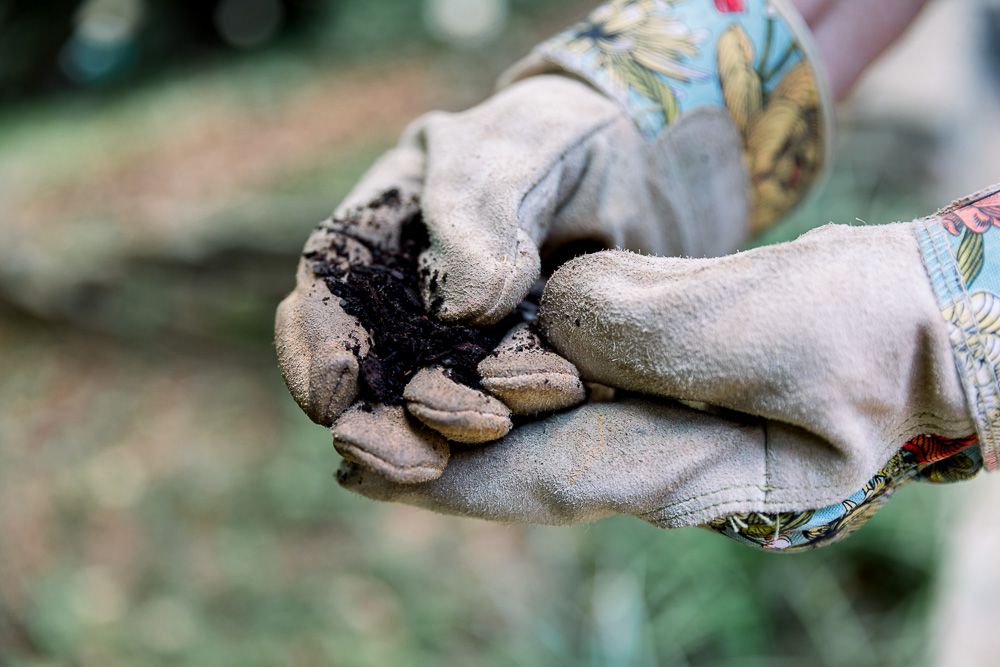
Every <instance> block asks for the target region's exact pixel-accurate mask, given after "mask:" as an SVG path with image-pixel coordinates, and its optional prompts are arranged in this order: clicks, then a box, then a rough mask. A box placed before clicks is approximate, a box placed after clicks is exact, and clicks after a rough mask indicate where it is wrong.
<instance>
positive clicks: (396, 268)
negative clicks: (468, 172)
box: [305, 191, 523, 405]
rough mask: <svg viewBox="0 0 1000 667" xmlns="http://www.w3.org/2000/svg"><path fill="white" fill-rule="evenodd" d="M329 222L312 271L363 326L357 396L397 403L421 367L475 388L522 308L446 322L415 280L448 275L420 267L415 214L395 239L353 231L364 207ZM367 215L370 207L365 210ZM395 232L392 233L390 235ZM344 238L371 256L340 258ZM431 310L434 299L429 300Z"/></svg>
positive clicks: (384, 201)
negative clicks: (488, 320) (487, 321)
mask: <svg viewBox="0 0 1000 667" xmlns="http://www.w3.org/2000/svg"><path fill="white" fill-rule="evenodd" d="M402 205H403V202H402V199H401V197H400V195H399V193H398V192H397V191H389V192H388V193H386V194H385V195H384V196H383V197H381V198H379V199H377V200H375V201H373V202H372V203H371V204H369V209H378V208H395V209H398V208H399V207H400V206H402ZM362 212H363V211H359V212H357V213H356V214H351V215H349V216H347V218H346V219H343V220H333V221H332V222H331V223H329V231H330V245H329V247H328V248H327V250H326V251H314V252H310V253H307V254H306V255H305V258H306V259H307V260H309V261H310V262H311V263H312V270H313V272H314V273H315V274H316V276H317V277H320V278H323V279H324V281H325V282H326V285H327V287H328V288H329V290H330V292H331V293H332V294H334V295H335V296H336V297H338V298H339V299H340V301H341V306H342V307H343V309H344V311H345V312H347V313H348V314H349V315H352V316H354V317H356V318H357V319H358V321H359V322H360V323H361V326H362V327H363V328H364V329H365V331H366V332H368V336H369V339H370V347H369V351H368V353H367V354H366V355H364V357H361V356H360V352H359V350H358V349H355V353H356V354H359V363H360V380H361V382H360V398H361V400H362V401H365V402H368V403H371V404H384V405H401V404H403V403H404V399H403V391H404V389H405V388H406V385H407V383H408V382H409V381H410V379H411V378H412V377H413V376H414V375H415V374H416V373H417V372H418V371H419V370H420V369H422V368H428V367H432V366H440V367H441V368H443V369H445V372H446V373H447V375H448V377H450V378H451V379H453V380H455V381H456V382H459V383H461V384H464V385H468V386H470V387H475V388H479V387H480V381H479V374H478V372H477V370H476V367H477V366H478V365H479V362H480V361H482V360H483V359H485V358H486V356H487V355H488V354H490V352H491V351H492V350H493V349H494V348H495V347H496V346H497V344H498V343H499V342H500V341H501V340H502V339H503V337H504V335H505V334H506V332H507V331H508V330H509V329H510V328H511V327H512V326H513V325H514V324H515V323H517V322H519V321H522V320H523V316H522V315H521V313H520V311H519V312H518V313H515V314H514V315H513V316H512V317H510V318H508V319H506V320H504V321H502V322H500V323H498V324H496V325H494V326H491V327H488V328H478V327H472V326H466V325H462V324H448V323H445V322H442V321H441V320H440V319H438V318H437V317H435V316H434V315H433V314H432V312H428V309H427V308H425V307H424V303H423V301H422V299H421V297H420V285H421V282H422V281H427V282H428V283H429V285H430V286H431V289H432V291H433V288H434V286H435V285H436V284H437V283H439V282H441V283H444V282H445V281H447V275H444V276H439V275H437V274H436V273H434V274H429V273H427V272H426V271H421V270H420V268H419V264H418V258H419V257H420V254H421V253H422V252H423V251H424V250H425V249H426V248H427V246H428V237H427V229H426V227H425V226H424V223H423V219H422V216H421V214H420V213H419V212H418V213H416V214H414V215H412V216H410V217H409V218H407V219H406V220H404V221H403V222H402V226H401V229H400V234H399V242H398V244H395V243H388V242H387V243H378V242H374V241H373V240H372V238H371V236H372V235H371V234H370V233H358V232H359V231H361V230H360V229H359V226H360V221H361V213H362ZM369 213H370V211H369ZM388 236H392V235H388ZM349 243H360V244H362V245H363V246H364V247H365V248H367V250H368V252H369V253H370V254H371V261H370V262H353V263H348V262H345V261H343V258H344V257H348V256H350V255H351V254H352V253H349V252H347V250H348V244H349ZM430 310H431V311H433V310H435V304H433V303H432V304H431V308H430Z"/></svg>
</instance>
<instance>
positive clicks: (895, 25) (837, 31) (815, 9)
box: [793, 0, 927, 100]
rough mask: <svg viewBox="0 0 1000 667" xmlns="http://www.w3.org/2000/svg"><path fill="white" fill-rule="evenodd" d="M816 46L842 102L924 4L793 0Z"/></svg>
mask: <svg viewBox="0 0 1000 667" xmlns="http://www.w3.org/2000/svg"><path fill="white" fill-rule="evenodd" d="M793 4H794V5H795V6H796V8H797V9H798V10H799V12H800V13H801V14H802V16H803V17H805V19H806V22H807V23H808V24H809V27H810V28H812V31H813V34H814V35H815V37H816V42H817V44H818V45H819V52H820V56H821V57H822V59H823V62H824V64H825V65H826V70H827V73H828V75H829V77H830V84H831V86H832V87H833V91H834V94H835V95H836V97H837V99H838V100H842V99H844V98H845V97H846V96H847V95H848V94H849V93H850V92H851V89H852V88H853V87H854V84H855V83H856V82H857V80H858V79H859V78H861V75H862V74H863V73H864V71H865V70H866V69H868V67H869V66H870V65H871V64H872V63H874V62H875V60H876V59H877V58H878V57H879V56H880V55H881V54H882V52H883V51H885V50H886V49H887V48H889V47H890V46H891V45H892V44H893V43H894V42H896V40H897V39H899V37H900V36H901V35H902V34H903V33H904V32H906V29H907V28H908V27H909V26H910V24H911V23H913V20H914V19H915V18H916V17H917V15H918V14H919V13H920V11H921V10H922V9H923V8H924V5H926V4H927V0H878V1H877V2H873V1H872V0H793Z"/></svg>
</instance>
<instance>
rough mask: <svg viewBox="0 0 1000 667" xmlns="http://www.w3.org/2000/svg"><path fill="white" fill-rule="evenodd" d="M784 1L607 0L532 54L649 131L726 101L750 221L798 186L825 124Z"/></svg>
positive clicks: (791, 199) (812, 73)
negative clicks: (742, 159) (745, 176)
mask: <svg viewBox="0 0 1000 667" xmlns="http://www.w3.org/2000/svg"><path fill="white" fill-rule="evenodd" d="M783 6H784V2H783V1H782V0H725V1H722V0H716V2H710V1H709V0H612V1H611V2H609V3H607V4H605V5H603V6H601V7H599V8H598V9H596V10H594V12H593V13H592V14H591V15H590V16H589V17H588V18H587V19H586V20H584V21H582V22H581V23H579V24H578V25H576V26H574V27H573V28H571V29H569V30H567V31H565V32H563V33H561V34H560V35H558V36H557V37H555V38H554V39H552V40H550V41H548V42H546V43H544V44H542V45H541V46H540V47H538V49H537V50H536V53H535V57H536V58H537V59H540V60H541V61H543V62H546V63H549V64H550V65H553V66H554V67H556V68H558V69H561V70H564V71H568V72H572V73H573V74H575V75H577V76H580V77H581V78H583V79H585V80H587V81H590V82H591V83H592V84H593V85H594V86H595V87H596V88H598V89H599V90H601V91H603V92H604V93H605V94H606V95H608V96H609V97H610V98H612V99H614V100H616V101H617V102H618V103H619V104H620V105H621V106H622V107H623V108H624V109H625V110H626V112H627V113H628V114H629V116H630V117H631V118H632V119H633V120H634V121H635V123H636V125H637V127H638V128H639V130H640V131H641V132H642V133H643V134H644V135H645V136H646V137H648V138H650V139H653V138H655V137H656V136H658V135H659V134H660V133H661V132H662V131H663V129H664V128H666V127H667V126H669V125H670V124H672V123H673V122H674V121H675V120H676V119H677V118H679V117H680V116H681V115H683V114H684V113H686V112H688V111H693V110H696V109H703V108H718V109H724V110H726V111H728V112H729V115H730V117H731V118H732V120H733V123H734V125H735V126H736V129H737V130H738V131H739V133H740V136H741V138H742V141H743V145H744V149H745V153H746V164H747V167H748V171H749V176H750V180H751V183H752V193H753V202H752V203H753V207H752V219H751V226H752V228H753V229H755V230H757V229H761V228H763V227H766V226H767V225H769V224H771V223H773V222H774V221H776V220H778V219H779V218H780V217H781V216H783V215H784V214H785V213H787V212H788V211H789V210H791V208H793V207H794V206H795V204H797V203H798V202H799V201H800V200H801V199H802V198H803V196H804V195H805V194H806V193H807V192H808V191H809V189H810V188H811V186H812V185H813V184H814V183H815V182H816V180H817V178H818V176H819V173H820V172H821V170H822V168H823V166H824V164H825V162H826V160H827V156H828V154H829V149H828V144H829V141H830V139H831V136H830V135H831V134H832V130H831V127H832V121H831V116H830V113H829V111H828V109H827V106H828V105H827V104H826V103H825V99H826V97H827V96H826V95H825V88H824V86H823V82H822V81H821V80H820V79H821V77H820V75H819V73H818V72H817V70H816V68H815V67H814V65H813V63H812V61H811V59H810V58H808V57H807V56H808V52H809V51H810V48H809V47H808V46H807V45H806V44H805V40H806V39H807V30H806V29H805V28H804V27H803V26H802V25H800V23H801V20H800V19H799V17H798V16H797V15H796V14H794V12H793V11H786V10H782V9H781V8H782V7H783ZM739 195H740V196H743V193H739Z"/></svg>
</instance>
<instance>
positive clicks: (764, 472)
mask: <svg viewBox="0 0 1000 667" xmlns="http://www.w3.org/2000/svg"><path fill="white" fill-rule="evenodd" d="M942 223H943V224H942ZM997 226H1000V193H998V192H997V188H993V189H991V190H990V191H987V192H986V193H984V194H981V195H978V196H975V197H973V198H970V199H968V200H964V201H962V202H958V203H957V204H956V205H954V206H952V207H950V208H949V209H947V210H945V211H943V212H941V213H939V214H938V215H937V216H934V217H932V218H928V219H924V220H919V221H916V222H913V223H906V224H893V225H884V226H877V227H844V226H835V225H830V226H827V227H824V228H821V229H818V230H816V231H813V232H810V233H808V234H806V235H804V236H803V237H801V238H800V239H798V240H797V241H794V242H792V243H786V244H782V245H777V246H771V247H765V248H760V249H757V250H753V251H750V252H745V253H740V254H737V255H733V256H730V257H725V258H721V259H706V260H695V259H671V258H654V257H645V256H641V255H637V254H633V253H627V252H605V253H598V254H594V255H588V256H585V257H581V258H578V259H575V260H573V261H572V262H570V263H568V264H566V265H565V266H564V267H563V268H562V269H560V270H559V271H557V272H556V273H555V275H553V277H552V278H551V279H550V280H549V282H548V285H547V287H546V291H545V295H544V297H543V301H542V310H541V317H540V319H541V324H542V328H543V331H544V332H545V334H546V336H547V337H548V339H549V340H550V341H551V342H552V344H553V345H554V346H555V348H556V349H557V350H558V351H559V352H560V353H561V354H563V355H565V356H566V357H567V358H569V359H571V360H572V361H573V362H574V363H575V364H576V365H577V366H578V367H579V369H580V370H581V372H582V374H583V376H584V377H585V378H587V379H590V380H595V381H598V382H602V383H606V384H608V385H612V386H616V387H619V388H621V389H624V390H628V391H630V392H635V393H639V394H644V395H647V396H660V397H670V398H673V399H682V400H685V401H688V402H692V403H695V404H698V405H701V406H707V408H708V409H709V410H711V412H699V411H695V410H694V409H692V408H689V407H681V406H677V405H665V404H661V403H655V402H652V401H650V400H645V401H642V400H633V401H627V402H623V403H613V404H593V405H588V406H585V407H583V408H579V409H577V410H575V411H572V412H570V413H566V414H563V415H559V416H556V417H551V418H549V419H546V420H544V421H540V422H537V423H534V424H530V425H527V426H524V427H520V428H519V429H517V430H516V431H515V432H514V433H512V434H511V435H509V436H508V437H507V438H506V439H505V440H504V441H503V442H502V443H500V444H499V445H495V446H493V447H491V448H488V449H485V450H482V451H476V452H467V453H463V454H461V455H459V456H456V457H455V459H454V460H453V461H452V463H451V465H450V466H449V468H448V470H447V471H446V472H445V474H444V476H443V477H442V478H441V479H439V480H437V481H436V482H433V483H430V484H425V485H419V486H414V487H399V486H393V485H391V484H389V483H388V482H385V481H384V480H379V479H377V478H374V477H373V476H371V475H366V474H364V473H363V472H361V471H359V470H357V469H353V468H351V467H347V468H346V469H345V471H344V474H343V476H342V477H343V480H342V481H343V483H344V484H345V485H349V486H350V487H351V488H353V489H354V490H357V491H359V492H361V493H363V494H365V495H368V496H371V497H373V498H379V499H391V500H396V501H401V502H408V503H413V504H418V505H421V506H426V507H432V508H434V509H437V510H439V511H444V512H453V513H460V514H466V515H473V516H479V517H483V518H490V519H496V520H504V521H530V522H541V523H568V522H577V521H589V520H593V519H596V518H599V517H601V516H604V515H607V514H610V513H626V514H632V515H636V516H640V517H642V518H644V519H646V520H649V521H652V522H653V523H655V524H657V525H661V526H664V527H680V526H688V525H696V524H701V525H709V526H711V527H713V528H715V529H717V530H720V531H722V532H724V533H726V534H728V535H730V536H733V537H737V538H738V539H741V540H744V541H748V542H750V543H753V544H757V545H761V546H765V547H769V548H796V547H807V546H815V545H817V544H822V543H825V542H828V541H830V540H831V539H833V538H835V537H842V536H843V535H845V534H847V533H848V532H850V530H852V529H853V528H855V527H856V526H857V525H860V523H862V522H863V521H864V520H866V519H867V518H868V517H870V516H871V515H872V514H873V513H874V511H875V510H876V509H877V508H878V507H879V506H881V504H882V503H884V502H885V500H886V499H887V498H888V496H889V494H890V493H891V491H892V490H893V489H895V488H896V487H897V486H899V485H900V484H902V483H904V482H907V481H910V480H912V479H926V480H929V481H950V480H957V479H967V478H968V477H970V476H972V475H974V474H976V472H978V470H979V469H980V467H981V465H982V463H983V459H985V463H986V465H987V467H990V468H995V467H996V466H997V456H996V452H997V447H996V444H997V439H996V429H997V426H998V424H1000V415H998V407H1000V401H998V397H1000V384H998V382H997V377H998V367H1000V296H998V294H1000V259H997V258H998V257H1000V233H998V232H993V233H992V234H991V233H989V230H991V229H995V228H996V227H997ZM949 232H951V233H950V234H949ZM956 362H957V363H956ZM730 411H734V412H730Z"/></svg>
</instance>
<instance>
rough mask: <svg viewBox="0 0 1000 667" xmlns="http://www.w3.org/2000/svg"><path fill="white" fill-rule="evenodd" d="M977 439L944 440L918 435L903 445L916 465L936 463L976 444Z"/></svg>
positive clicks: (932, 436) (970, 436)
mask: <svg viewBox="0 0 1000 667" xmlns="http://www.w3.org/2000/svg"><path fill="white" fill-rule="evenodd" d="M977 440H978V438H977V437H976V436H974V435H969V436H966V437H964V438H945V437H942V436H939V435H918V436H917V437H915V438H913V439H912V440H910V441H909V442H908V443H906V444H905V445H903V449H904V450H905V451H906V452H908V453H909V454H910V455H911V456H912V457H913V460H914V461H915V462H916V463H919V464H925V463H937V462H938V461H943V460H944V459H947V458H949V457H951V456H954V455H955V454H958V453H959V452H961V451H962V450H964V449H968V448H969V447H971V446H972V445H974V444H976V442H977Z"/></svg>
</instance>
